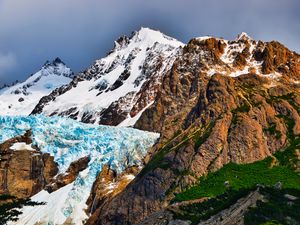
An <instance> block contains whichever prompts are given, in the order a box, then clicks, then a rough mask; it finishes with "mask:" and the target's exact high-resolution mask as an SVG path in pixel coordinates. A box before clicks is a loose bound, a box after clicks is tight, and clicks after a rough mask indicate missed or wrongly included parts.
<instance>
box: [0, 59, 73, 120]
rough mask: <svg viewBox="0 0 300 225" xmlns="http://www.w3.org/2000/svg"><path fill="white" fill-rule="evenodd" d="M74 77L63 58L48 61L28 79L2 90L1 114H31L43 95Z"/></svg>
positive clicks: (0, 94)
mask: <svg viewBox="0 0 300 225" xmlns="http://www.w3.org/2000/svg"><path fill="white" fill-rule="evenodd" d="M72 77H73V72H72V71H71V69H70V68H68V67H67V66H66V65H65V63H63V62H62V61H61V59H59V58H56V59H55V60H53V61H52V62H49V61H47V62H46V63H45V64H44V65H43V67H42V68H41V70H39V71H38V72H36V73H35V74H33V75H31V76H30V77H29V78H28V79H27V80H26V81H24V82H21V83H16V84H14V85H12V86H6V87H4V88H2V89H1V90H0V114H1V115H29V114H30V113H31V111H32V110H33V109H34V107H35V106H36V104H37V103H38V102H39V100H40V99H41V98H42V97H43V96H45V95H48V94H49V93H51V92H52V91H53V90H54V89H56V88H58V87H61V86H62V85H65V84H68V83H70V82H71V80H72Z"/></svg>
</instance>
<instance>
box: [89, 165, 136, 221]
mask: <svg viewBox="0 0 300 225" xmlns="http://www.w3.org/2000/svg"><path fill="white" fill-rule="evenodd" d="M139 171H140V170H139V168H138V167H134V166H133V167H129V168H127V169H126V170H125V171H124V172H122V173H121V174H119V175H117V174H116V172H115V171H113V170H111V169H110V168H109V166H108V165H105V166H104V167H103V168H102V171H101V173H100V174H99V175H98V176H97V179H96V181H95V182H94V184H93V187H92V191H91V194H90V196H89V198H88V200H87V205H88V213H91V214H92V216H91V217H90V218H89V219H88V221H87V223H86V224H87V225H93V224H96V223H97V220H98V218H99V216H100V213H101V206H103V205H104V203H106V202H109V201H110V200H111V199H112V198H114V197H115V196H117V195H118V194H120V193H121V192H122V191H123V190H124V189H125V188H126V187H127V185H128V184H129V183H130V182H131V181H132V179H133V178H134V176H135V175H136V174H137V173H138V172H139Z"/></svg>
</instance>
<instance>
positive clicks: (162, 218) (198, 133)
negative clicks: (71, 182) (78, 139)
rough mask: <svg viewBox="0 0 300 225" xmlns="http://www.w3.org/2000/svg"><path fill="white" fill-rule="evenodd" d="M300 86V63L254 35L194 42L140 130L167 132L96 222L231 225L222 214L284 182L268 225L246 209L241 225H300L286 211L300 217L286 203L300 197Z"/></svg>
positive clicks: (238, 218)
mask: <svg viewBox="0 0 300 225" xmlns="http://www.w3.org/2000/svg"><path fill="white" fill-rule="evenodd" d="M299 81H300V56H299V55H298V54H297V53H295V52H293V51H290V50H289V49H287V48H286V47H285V46H283V45H282V44H280V43H278V42H276V41H271V42H262V41H255V40H253V39H252V38H250V37H249V36H248V35H246V34H245V33H243V34H241V35H239V36H238V37H237V38H236V39H235V40H231V41H229V40H224V39H220V38H214V37H203V38H193V39H192V40H191V41H189V43H188V44H187V45H186V46H184V47H183V49H182V50H180V51H179V53H178V55H177V57H176V60H175V61H174V64H173V65H172V67H171V69H170V70H169V71H167V73H165V75H164V78H163V81H162V85H161V88H160V89H159V91H158V94H157V96H156V98H155V101H154V103H153V104H152V105H151V106H150V107H148V108H147V109H146V110H145V111H144V112H143V114H142V115H141V117H140V118H139V120H138V121H137V122H136V123H135V127H136V128H139V129H143V130H149V131H150V130H151V131H155V132H159V133H160V134H161V138H160V140H159V143H158V144H157V145H156V146H154V147H153V148H152V149H151V150H150V152H149V154H148V156H147V157H146V159H145V161H146V164H145V167H144V168H143V169H142V171H141V172H140V173H139V175H138V176H137V177H136V179H135V180H134V181H133V182H131V183H130V184H129V185H128V186H127V187H126V188H125V189H124V190H123V191H122V192H121V194H119V195H117V196H115V197H112V198H110V199H109V200H107V201H104V202H103V201H102V202H100V203H99V204H98V206H97V207H96V208H95V209H94V210H93V214H92V216H91V217H90V219H89V220H88V222H87V224H101V225H103V224H191V223H192V224H198V223H199V224H200V222H203V223H204V222H205V220H207V219H209V217H210V216H213V215H216V214H217V213H220V214H219V218H221V219H220V220H218V221H219V223H218V224H230V222H229V223H226V221H225V220H224V218H223V219H222V215H226V212H223V211H222V210H225V209H226V208H228V207H229V206H231V205H234V203H235V202H237V201H238V200H239V199H240V202H248V201H247V200H246V199H247V198H246V199H243V198H244V197H246V195H247V194H249V196H252V195H250V194H251V192H252V191H255V188H256V187H257V184H261V185H263V186H268V187H270V188H273V187H274V186H276V184H277V183H279V185H277V186H280V187H282V192H281V194H280V195H278V198H277V199H275V200H274V201H276V204H275V205H273V206H272V204H271V205H268V204H267V203H266V204H265V205H261V204H259V207H261V208H259V209H260V210H261V211H259V212H260V213H259V214H256V216H257V217H259V218H257V219H259V221H262V222H261V223H258V222H253V223H251V221H254V220H252V219H251V218H255V217H256V216H255V214H253V213H254V211H253V212H252V211H249V213H250V214H249V217H248V218H250V222H248V223H246V222H245V221H244V220H243V218H244V216H246V213H248V211H247V210H242V209H243V206H241V207H237V208H240V209H241V210H240V211H239V212H243V213H237V214H235V215H237V216H236V217H235V218H232V219H235V220H236V221H242V222H241V223H238V224H263V222H268V221H272V220H273V219H274V221H277V222H278V223H282V224H297V223H298V222H299V218H298V217H297V216H296V215H291V214H290V213H287V212H286V211H289V212H293V211H295V210H297V207H298V206H296V205H297V204H298V203H295V205H294V206H295V207H290V208H287V209H285V208H284V207H281V206H280V203H279V202H280V199H281V198H284V199H286V198H285V197H284V195H285V194H287V193H289V194H291V193H294V195H296V196H294V197H295V198H299V197H300V196H299V187H300V186H299V185H300V177H299V171H300V157H299V150H298V148H299V140H300V139H299V134H300V129H299V128H300V120H299V119H300V117H299V113H300V101H299V99H300V92H299V88H300V86H299ZM99 176H100V175H99ZM268 192H269V193H270V192H276V191H275V190H273V189H272V190H271V191H268ZM253 193H254V196H257V194H255V193H257V192H253ZM259 193H260V192H259ZM93 195H94V194H93V193H92V196H93ZM265 195H266V196H269V194H265ZM207 198H211V199H212V200H211V201H208V202H207V201H205V200H207ZM100 199H101V198H100ZM250 199H252V198H250ZM264 199H265V202H267V201H268V197H266V198H264ZM257 201H258V199H256V200H255V198H253V199H252V200H251V202H253V204H254V205H255V204H256V202H257ZM202 202H203V204H202ZM291 204H293V203H291ZM287 207H288V206H287ZM245 209H247V207H245ZM288 209H289V210H288ZM257 210H258V209H257ZM263 210H265V211H263ZM284 210H285V211H284ZM270 211H276V212H278V213H277V214H276V215H273V214H272V215H271V214H268V213H267V212H270ZM223 213H224V214H223ZM264 213H266V214H264ZM227 215H228V212H227ZM266 215H267V216H266ZM279 215H281V216H279ZM283 215H287V216H288V215H290V218H291V221H294V222H287V221H288V220H289V219H286V217H285V216H283ZM222 220H224V223H222V222H220V221H222ZM248 221H249V220H248ZM295 221H296V222H295ZM206 224H210V223H209V222H207V223H206Z"/></svg>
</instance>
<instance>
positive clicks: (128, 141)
mask: <svg viewBox="0 0 300 225" xmlns="http://www.w3.org/2000/svg"><path fill="white" fill-rule="evenodd" d="M29 129H31V130H32V138H33V144H34V145H37V146H38V147H39V148H40V149H41V151H42V152H45V153H50V154H51V155H53V156H54V159H55V161H56V162H57V163H58V165H59V168H60V172H65V171H66V169H67V168H68V166H69V165H70V163H71V162H73V161H75V160H77V159H79V158H81V157H84V156H89V157H90V158H91V160H90V162H89V166H88V168H87V169H86V170H84V171H82V172H81V173H80V174H79V176H78V177H77V179H76V180H75V181H74V182H73V183H72V185H71V187H70V185H69V187H68V188H66V190H67V192H68V193H64V195H67V197H66V199H65V200H64V202H63V204H61V205H59V206H57V207H56V210H60V213H61V214H62V215H63V216H64V217H65V218H68V217H70V216H72V214H74V213H75V212H74V210H75V208H76V207H77V206H78V205H83V203H85V201H86V199H87V197H88V194H89V192H90V189H91V187H92V184H93V182H94V181H95V179H96V177H97V174H98V173H99V172H100V171H101V169H102V167H103V166H104V165H105V164H109V165H110V166H111V168H112V169H114V170H116V171H117V172H118V173H120V172H122V171H123V170H124V169H125V168H127V167H128V166H132V165H141V162H142V159H143V157H144V156H145V155H146V153H147V151H148V149H149V148H150V147H151V146H152V145H153V144H154V143H155V142H156V140H157V139H158V138H159V134H156V133H151V132H145V131H140V130H137V129H133V128H118V127H110V126H97V125H90V124H84V123H81V122H77V121H74V120H72V119H68V118H61V117H45V116H42V115H38V116H28V117H23V116H0V131H1V132H0V142H3V141H5V140H7V139H9V138H12V137H15V136H17V135H21V134H24V133H25V131H26V130H29ZM58 191H60V190H58ZM38 195H39V194H38ZM40 195H41V196H44V195H45V193H43V194H40ZM54 195H55V193H54ZM50 197H51V196H50ZM50 197H49V196H48V197H47V198H48V199H51V198H50ZM39 198H40V197H36V199H39ZM41 200H43V198H41ZM46 201H47V200H46ZM49 201H50V200H49ZM48 203H49V204H52V205H53V204H54V203H53V202H52V203H51V202H48ZM42 207H46V206H41V213H40V214H41V216H43V215H42V214H43V213H42V212H45V213H47V211H48V213H51V212H50V211H51V210H50V209H46V208H45V209H44V210H43V209H42ZM52 207H53V206H52ZM26 210H27V211H28V212H27V211H26ZM26 210H25V211H24V216H27V218H30V215H29V216H28V215H26V212H27V214H28V213H30V210H29V209H26ZM78 210H83V209H76V213H77V214H78ZM79 214H80V213H79ZM73 217H76V216H73ZM45 218H46V219H45ZM36 219H37V217H36V215H35V216H34V219H32V220H31V221H27V222H28V224H31V223H33V222H36V221H33V220H36ZM43 219H44V220H47V221H45V222H47V223H49V224H54V223H57V224H60V222H63V219H64V218H59V217H58V218H52V217H51V216H49V215H48V216H46V217H45V216H44V218H43ZM74 219H76V218H74ZM79 219H80V218H79ZM21 221H22V220H21ZM23 222H26V221H23ZM77 223H78V224H80V222H77ZM17 224H18V223H17Z"/></svg>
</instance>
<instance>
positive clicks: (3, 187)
mask: <svg viewBox="0 0 300 225" xmlns="http://www.w3.org/2000/svg"><path fill="white" fill-rule="evenodd" d="M30 136H31V132H30V131H28V132H26V134H25V135H23V136H19V137H15V138H12V139H10V140H7V141H5V142H4V143H2V144H0V156H1V160H0V195H1V194H9V195H12V196H15V197H18V198H28V197H31V196H32V195H34V194H36V193H37V192H39V191H41V190H42V189H43V188H44V187H45V185H46V184H47V183H48V182H49V181H50V180H51V179H52V177H53V176H55V175H56V174H57V172H58V167H57V164H56V163H55V162H54V158H53V157H52V156H50V155H49V154H43V153H41V152H40V151H39V150H38V148H37V147H34V149H35V150H11V149H10V147H11V146H12V145H13V144H14V143H18V142H25V143H26V144H31V143H32V140H31V138H30Z"/></svg>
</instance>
